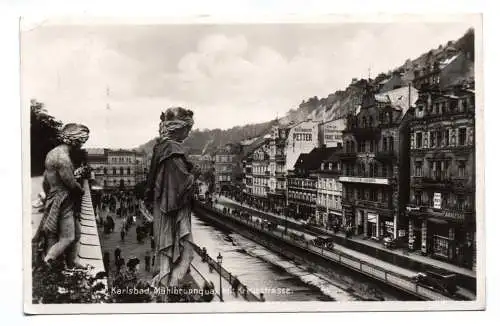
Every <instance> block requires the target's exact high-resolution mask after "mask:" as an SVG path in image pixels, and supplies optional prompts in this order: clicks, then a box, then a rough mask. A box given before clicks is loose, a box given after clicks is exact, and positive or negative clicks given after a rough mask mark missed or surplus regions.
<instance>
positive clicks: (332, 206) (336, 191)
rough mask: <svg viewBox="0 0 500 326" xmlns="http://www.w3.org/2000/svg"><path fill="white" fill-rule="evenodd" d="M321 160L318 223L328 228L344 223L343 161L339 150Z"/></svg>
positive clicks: (318, 175)
mask: <svg viewBox="0 0 500 326" xmlns="http://www.w3.org/2000/svg"><path fill="white" fill-rule="evenodd" d="M341 150H342V147H341V146H339V147H338V148H337V150H336V151H335V152H334V153H332V154H331V155H330V156H329V157H328V158H327V159H326V160H324V161H322V162H321V166H320V168H319V169H318V170H317V171H315V172H314V174H316V175H317V178H318V182H317V198H316V223H317V224H318V225H321V226H322V227H326V228H328V229H331V228H333V226H335V225H337V226H340V225H341V224H342V184H341V183H340V182H339V177H340V174H341V162H340V159H339V156H338V154H337V152H340V151H341Z"/></svg>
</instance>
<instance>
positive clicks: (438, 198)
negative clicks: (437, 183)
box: [434, 192, 441, 209]
mask: <svg viewBox="0 0 500 326" xmlns="http://www.w3.org/2000/svg"><path fill="white" fill-rule="evenodd" d="M434 208H435V209H441V193H440V192H435V193H434Z"/></svg>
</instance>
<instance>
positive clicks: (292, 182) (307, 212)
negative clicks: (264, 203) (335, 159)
mask: <svg viewBox="0 0 500 326" xmlns="http://www.w3.org/2000/svg"><path fill="white" fill-rule="evenodd" d="M334 151H335V148H326V147H317V148H314V149H313V150H312V151H311V152H310V153H307V154H301V155H300V156H299V158H298V159H297V162H296V163H295V165H294V169H293V171H289V173H288V175H287V188H288V189H287V208H288V212H287V215H289V216H291V217H294V218H296V219H300V220H304V221H307V222H311V221H314V220H315V217H316V202H317V194H318V189H317V182H318V175H317V174H315V173H314V172H315V171H316V170H318V169H319V168H320V167H321V162H322V161H324V160H326V159H327V158H328V157H329V156H330V155H331V154H332V153H333V152H334Z"/></svg>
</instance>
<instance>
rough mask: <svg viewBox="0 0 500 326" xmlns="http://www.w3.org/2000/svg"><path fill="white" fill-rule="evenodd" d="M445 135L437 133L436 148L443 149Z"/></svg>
mask: <svg viewBox="0 0 500 326" xmlns="http://www.w3.org/2000/svg"><path fill="white" fill-rule="evenodd" d="M442 136H443V133H442V132H440V131H436V147H441V145H442V142H443V137H442Z"/></svg>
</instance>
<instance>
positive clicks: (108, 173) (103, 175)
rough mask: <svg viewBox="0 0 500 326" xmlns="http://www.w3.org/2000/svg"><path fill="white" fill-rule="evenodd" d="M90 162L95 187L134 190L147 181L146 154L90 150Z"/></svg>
mask: <svg viewBox="0 0 500 326" xmlns="http://www.w3.org/2000/svg"><path fill="white" fill-rule="evenodd" d="M87 152H88V162H89V165H90V167H91V168H92V171H93V174H94V182H93V183H94V185H95V186H96V187H99V188H103V189H132V188H133V187H135V185H136V184H137V183H139V182H141V181H145V178H146V175H147V168H146V166H145V163H146V160H145V154H144V153H142V152H138V151H135V150H125V149H117V150H113V149H107V148H90V149H88V150H87Z"/></svg>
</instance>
